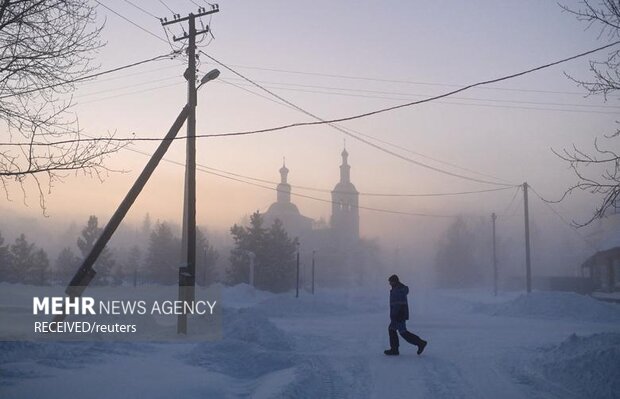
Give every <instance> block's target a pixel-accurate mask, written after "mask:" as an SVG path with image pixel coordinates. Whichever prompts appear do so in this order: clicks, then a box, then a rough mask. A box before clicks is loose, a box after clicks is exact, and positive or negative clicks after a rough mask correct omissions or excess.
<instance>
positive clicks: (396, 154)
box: [200, 50, 510, 186]
mask: <svg viewBox="0 0 620 399" xmlns="http://www.w3.org/2000/svg"><path fill="white" fill-rule="evenodd" d="M200 52H201V53H202V54H204V55H205V56H207V57H208V58H209V59H211V60H212V61H214V62H217V63H218V64H220V65H221V66H223V67H224V68H226V69H228V70H229V71H230V72H232V73H234V74H235V75H237V76H239V77H241V78H242V79H244V80H246V81H248V82H250V83H251V84H253V85H254V86H256V87H258V88H259V89H261V90H263V91H265V92H267V93H269V94H270V95H272V96H273V97H275V98H277V99H278V100H280V101H282V102H284V103H286V104H288V105H290V106H291V107H293V108H295V109H297V110H298V111H300V112H302V113H304V114H306V115H308V116H310V117H312V118H314V119H317V120H318V121H319V123H325V124H327V125H329V126H330V127H332V128H334V129H336V130H338V131H340V132H342V133H344V134H345V135H347V136H349V137H352V138H354V139H356V140H358V141H360V142H362V143H364V144H366V145H369V146H371V147H373V148H375V149H378V150H380V151H383V152H385V153H387V154H389V155H392V156H394V157H396V158H399V159H401V160H404V161H406V162H409V163H412V164H414V165H417V166H421V167H423V168H426V169H430V170H433V171H435V172H439V173H442V174H445V175H448V176H453V177H457V178H461V179H464V180H469V181H474V182H477V183H484V184H492V185H497V186H510V185H509V184H504V183H496V182H492V181H488V180H483V179H477V178H474V177H469V176H465V175H461V174H458V173H454V172H450V171H447V170H444V169H440V168H437V167H434V166H431V165H428V164H425V163H423V162H420V161H416V160H414V159H411V158H409V157H406V156H404V155H401V154H398V153H396V152H394V151H391V150H389V149H387V148H385V147H381V146H380V145H378V144H375V143H372V142H370V141H368V140H366V139H364V138H362V137H359V136H357V135H356V134H353V133H351V132H350V131H347V130H345V129H343V128H341V127H340V126H338V125H336V124H334V123H330V121H326V120H325V119H323V118H320V117H318V116H317V115H315V114H313V113H311V112H309V111H307V110H305V109H303V108H301V107H299V106H297V105H295V104H293V103H292V102H290V101H288V100H286V99H284V98H283V97H281V96H279V95H278V94H275V93H274V92H272V91H270V90H269V89H266V88H265V87H263V86H261V85H260V84H258V83H256V82H254V81H253V80H251V79H249V78H247V77H246V76H244V75H242V74H241V73H239V72H237V71H235V70H234V69H232V68H230V67H229V66H227V65H226V64H224V63H222V62H221V61H219V60H217V59H215V58H214V57H212V56H210V55H209V54H207V53H205V52H204V51H202V50H201V51H200Z"/></svg>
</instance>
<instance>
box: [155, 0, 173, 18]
mask: <svg viewBox="0 0 620 399" xmlns="http://www.w3.org/2000/svg"><path fill="white" fill-rule="evenodd" d="M159 2H160V3H161V4H163V5H164V7H166V8H167V9H168V11H170V12H171V13H173V14H174V15H176V12H174V11H172V8H170V7H168V4H166V3H164V2H163V1H162V0H159Z"/></svg>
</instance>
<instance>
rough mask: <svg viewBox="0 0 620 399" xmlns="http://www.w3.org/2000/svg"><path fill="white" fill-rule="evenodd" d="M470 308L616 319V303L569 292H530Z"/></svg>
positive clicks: (512, 314)
mask: <svg viewBox="0 0 620 399" xmlns="http://www.w3.org/2000/svg"><path fill="white" fill-rule="evenodd" d="M474 311H479V312H482V313H487V314H490V315H493V316H508V317H533V318H544V319H569V320H575V321H588V322H600V323H614V322H620V305H618V304H613V303H606V302H601V301H598V300H596V299H593V298H591V297H589V296H585V295H579V294H574V293H569V292H533V293H531V294H529V295H526V294H524V295H521V296H519V297H518V298H516V299H514V300H511V301H508V302H504V303H501V304H478V305H476V306H474Z"/></svg>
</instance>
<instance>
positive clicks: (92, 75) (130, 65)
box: [0, 52, 176, 100]
mask: <svg viewBox="0 0 620 399" xmlns="http://www.w3.org/2000/svg"><path fill="white" fill-rule="evenodd" d="M174 55H176V53H174V52H173V53H168V54H162V55H158V56H156V57H152V58H147V59H145V60H142V61H138V62H134V63H132V64H127V65H123V66H120V67H116V68H112V69H108V70H105V71H103V72H97V73H93V74H90V75H86V76H81V77H78V78H75V79H71V80H66V81H63V82H60V83H54V84H51V85H47V86H44V87H36V88H34V89H30V90H24V91H22V92H19V93H12V94H6V95H4V96H1V97H0V100H3V99H5V98H9V97H15V96H20V95H24V94H29V93H34V92H37V91H41V90H47V89H53V88H54V87H59V86H65V85H69V84H72V83H77V82H80V81H82V80H87V79H92V78H96V77H99V76H102V75H107V74H109V73H113V72H118V71H122V70H123V69H128V68H133V67H135V66H138V65H142V64H146V63H148V62H152V61H158V60H161V59H164V58H168V57H172V56H174Z"/></svg>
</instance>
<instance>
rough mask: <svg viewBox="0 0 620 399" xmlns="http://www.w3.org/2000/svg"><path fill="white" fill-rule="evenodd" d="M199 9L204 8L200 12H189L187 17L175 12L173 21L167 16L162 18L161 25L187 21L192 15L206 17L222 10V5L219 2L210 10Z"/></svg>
mask: <svg viewBox="0 0 620 399" xmlns="http://www.w3.org/2000/svg"><path fill="white" fill-rule="evenodd" d="M199 10H202V11H199V12H198V14H189V15H188V16H187V17H183V18H181V17H179V14H175V15H174V16H175V18H174V19H173V20H172V21H168V19H167V18H160V19H159V21H160V22H161V26H168V25H172V24H176V23H179V22H183V21H187V20H189V19H190V18H191V16H192V15H193V16H194V17H196V18H199V17H204V16H205V15H210V14H215V13H216V12H219V11H220V6H218V5H217V4H214V5H213V6H212V9H211V10H209V11H206V10H205V9H204V8H202V7H201V8H199Z"/></svg>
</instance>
